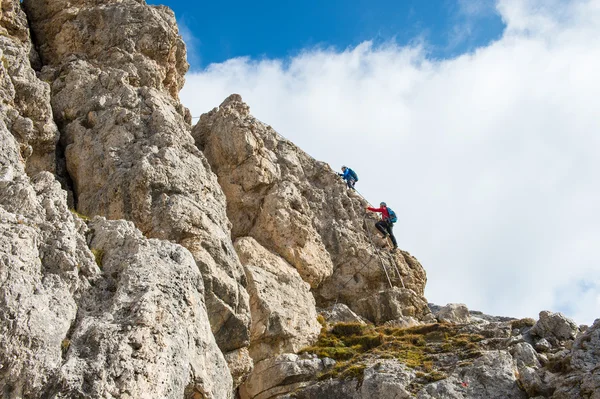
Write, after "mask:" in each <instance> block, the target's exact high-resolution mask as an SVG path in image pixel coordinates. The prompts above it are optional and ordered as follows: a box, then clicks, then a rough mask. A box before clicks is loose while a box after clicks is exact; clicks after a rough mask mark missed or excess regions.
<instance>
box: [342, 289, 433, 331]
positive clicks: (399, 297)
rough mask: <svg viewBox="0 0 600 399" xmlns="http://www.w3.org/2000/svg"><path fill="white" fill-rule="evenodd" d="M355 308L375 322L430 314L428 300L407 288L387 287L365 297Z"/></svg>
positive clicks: (422, 316) (419, 317) (379, 322)
mask: <svg viewBox="0 0 600 399" xmlns="http://www.w3.org/2000/svg"><path fill="white" fill-rule="evenodd" d="M353 310H354V311H356V312H357V313H358V314H360V315H362V316H364V317H365V318H367V319H368V320H370V321H372V322H373V323H375V324H383V323H385V322H387V321H390V320H397V319H402V318H404V317H407V316H408V317H414V318H417V319H421V318H424V317H425V315H427V314H429V307H428V306H427V301H426V300H425V299H424V298H423V297H422V296H420V295H418V294H416V293H415V292H414V291H412V290H410V289H406V288H393V289H387V290H383V291H380V292H378V293H376V294H373V295H371V296H369V297H366V298H363V299H361V300H359V301H357V302H356V305H355V307H354V308H353Z"/></svg>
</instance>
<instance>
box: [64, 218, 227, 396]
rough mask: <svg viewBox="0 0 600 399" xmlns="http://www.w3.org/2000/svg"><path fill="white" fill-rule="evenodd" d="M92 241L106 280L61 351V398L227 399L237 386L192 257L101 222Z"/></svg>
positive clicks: (83, 307)
mask: <svg viewBox="0 0 600 399" xmlns="http://www.w3.org/2000/svg"><path fill="white" fill-rule="evenodd" d="M89 242H90V246H91V248H92V250H93V251H94V252H95V254H96V261H97V262H98V264H99V266H100V267H101V269H102V275H103V277H104V278H102V279H99V280H98V281H95V282H94V284H93V286H92V287H91V288H90V289H89V290H88V291H87V292H86V293H85V295H84V296H83V298H82V299H81V300H80V303H79V312H78V315H77V320H76V321H75V323H74V324H73V325H72V326H71V329H70V332H69V338H68V340H69V341H68V344H65V345H63V349H64V352H65V353H64V355H63V357H64V365H63V366H62V368H61V371H60V376H59V378H58V380H59V381H58V386H59V387H60V388H59V389H58V391H59V392H58V393H59V394H60V395H62V396H65V397H75V396H80V395H81V396H91V397H107V396H114V397H121V398H122V397H131V398H144V397H148V398H149V397H152V398H167V397H173V398H174V397H179V398H181V397H184V395H185V396H187V397H198V396H199V397H202V398H227V397H229V396H230V395H231V386H232V379H231V376H230V374H229V370H228V369H227V363H226V362H225V358H224V357H223V354H222V353H221V352H220V350H219V348H218V347H217V344H216V342H215V339H214V337H213V335H212V333H211V331H210V324H209V323H208V315H207V314H206V308H205V306H204V295H203V294H204V287H203V283H202V277H201V275H200V272H199V271H198V268H197V267H196V264H195V262H194V258H193V257H192V255H191V254H190V253H189V252H188V251H187V250H185V249H184V248H183V247H181V246H179V245H176V244H172V243H169V242H166V241H160V240H148V239H146V238H145V237H144V236H143V235H142V234H141V232H140V231H139V230H137V229H135V227H134V226H133V224H132V223H131V222H125V221H106V220H105V219H102V218H96V219H94V221H93V222H92V223H91V224H90V233H89ZM65 347H66V348H65Z"/></svg>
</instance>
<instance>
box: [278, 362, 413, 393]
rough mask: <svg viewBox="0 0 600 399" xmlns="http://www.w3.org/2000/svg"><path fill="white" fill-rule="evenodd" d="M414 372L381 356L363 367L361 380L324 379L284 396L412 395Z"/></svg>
mask: <svg viewBox="0 0 600 399" xmlns="http://www.w3.org/2000/svg"><path fill="white" fill-rule="evenodd" d="M414 378H415V372H414V371H413V370H411V369H409V368H407V367H406V366H404V365H403V364H401V363H399V362H397V361H394V360H383V361H379V362H376V363H373V364H371V365H369V366H368V367H367V368H365V371H364V376H363V380H362V381H360V382H359V381H357V380H337V379H331V380H325V381H323V382H319V383H316V384H313V385H308V386H307V387H306V388H304V389H302V390H299V391H297V392H295V393H294V394H293V395H288V396H283V398H286V399H291V398H297V399H313V398H328V399H374V398H378V399H408V398H413V397H414V395H412V394H411V393H410V392H409V391H408V389H407V387H408V385H409V384H410V382H411V381H412V380H413V379H414Z"/></svg>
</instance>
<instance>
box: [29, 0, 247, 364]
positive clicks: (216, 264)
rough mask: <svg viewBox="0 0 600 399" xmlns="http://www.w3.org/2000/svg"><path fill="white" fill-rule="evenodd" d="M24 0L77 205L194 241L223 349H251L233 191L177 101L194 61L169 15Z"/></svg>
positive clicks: (129, 5) (125, 6) (124, 5)
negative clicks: (230, 198) (232, 223)
mask: <svg viewBox="0 0 600 399" xmlns="http://www.w3.org/2000/svg"><path fill="white" fill-rule="evenodd" d="M24 5H25V9H26V10H27V13H28V16H29V18H30V22H31V26H32V29H33V32H34V33H35V37H36V38H37V40H38V41H39V44H38V47H39V50H40V54H41V58H42V61H43V63H44V64H45V66H44V68H43V70H42V75H43V77H44V79H45V80H47V81H49V82H51V83H50V84H51V88H52V95H51V97H52V109H53V110H54V114H55V115H56V120H57V122H58V125H59V128H60V131H61V143H62V146H63V147H64V148H65V160H66V166H67V170H68V173H69V176H70V178H71V180H72V182H73V190H74V195H75V200H76V208H77V211H78V212H80V213H82V214H84V215H87V216H90V217H91V216H94V215H101V216H105V217H107V218H109V219H126V220H130V221H133V222H134V223H135V225H136V227H137V228H139V229H140V230H141V231H142V233H143V234H144V235H146V236H147V237H154V238H160V239H165V240H170V241H173V242H177V243H179V244H181V245H183V246H184V247H186V248H187V249H188V250H189V251H190V252H191V253H192V255H193V256H194V259H195V261H196V264H197V265H198V267H199V269H200V271H201V273H202V277H203V278H204V285H205V289H206V294H205V296H206V306H207V309H208V314H209V318H210V322H211V326H212V331H213V333H214V334H215V337H216V339H217V343H218V344H219V346H220V348H221V349H222V350H223V352H225V353H228V352H232V351H240V350H242V351H243V350H244V348H245V347H246V346H247V345H248V341H249V323H250V314H249V302H248V294H247V293H246V290H245V289H244V285H245V284H246V279H245V275H244V272H243V269H242V267H241V265H240V263H239V260H238V258H237V256H236V255H235V250H234V248H233V244H232V242H231V239H230V232H229V222H228V220H227V216H226V214H225V197H224V196H223V193H222V191H221V188H220V187H219V185H218V184H217V180H216V178H215V176H214V175H213V174H212V173H211V172H210V168H209V167H208V164H207V162H206V160H205V158H204V156H203V155H202V153H201V152H200V151H198V149H197V148H196V147H195V146H194V143H193V140H192V138H191V136H190V134H189V132H190V127H189V124H187V123H186V121H185V119H186V116H187V113H186V110H185V109H184V108H183V106H182V105H181V103H179V101H178V99H177V93H178V91H179V90H180V89H181V87H182V85H183V75H184V74H185V72H186V71H187V67H188V66H187V62H186V61H185V46H184V44H183V41H182V40H181V37H180V36H179V34H178V32H177V26H176V24H175V18H174V15H173V13H172V12H171V11H170V10H169V9H167V8H165V7H149V6H147V5H145V4H144V3H143V2H140V1H134V0H126V1H91V0H89V1H84V0H81V1H75V2H74V1H66V0H65V1H62V0H51V1H50V0H47V1H39V0H38V1H34V0H28V1H25V2H24ZM244 353H245V352H244ZM236 356H237V355H236ZM246 357H247V356H246ZM248 361H249V359H248Z"/></svg>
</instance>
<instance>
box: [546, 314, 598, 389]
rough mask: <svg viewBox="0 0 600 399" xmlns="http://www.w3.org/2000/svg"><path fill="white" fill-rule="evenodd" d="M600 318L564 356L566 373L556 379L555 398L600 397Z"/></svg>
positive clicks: (563, 365)
mask: <svg viewBox="0 0 600 399" xmlns="http://www.w3.org/2000/svg"><path fill="white" fill-rule="evenodd" d="M599 359H600V319H596V321H595V322H594V324H593V325H592V326H591V327H590V328H589V329H588V330H586V331H585V332H584V333H583V334H581V335H579V336H578V337H577V339H576V340H575V342H574V344H573V350H572V351H571V352H570V353H569V354H568V356H565V357H564V358H563V360H562V361H563V363H562V365H561V367H564V368H565V369H566V371H567V372H566V374H565V375H564V376H561V378H559V379H556V380H555V387H556V390H555V391H554V395H553V396H552V398H553V399H571V398H591V399H597V398H600V367H598V365H599V364H600V361H599Z"/></svg>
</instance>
